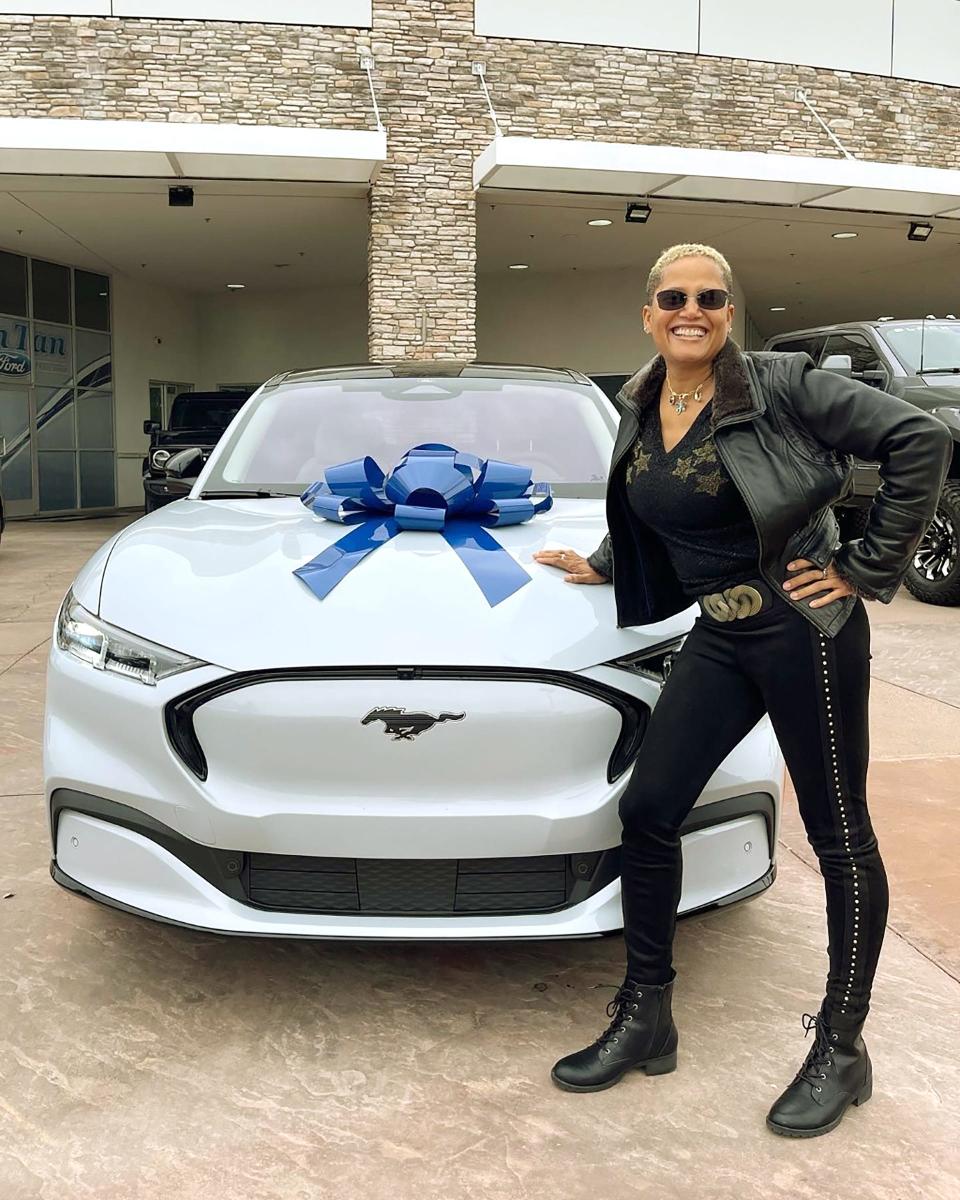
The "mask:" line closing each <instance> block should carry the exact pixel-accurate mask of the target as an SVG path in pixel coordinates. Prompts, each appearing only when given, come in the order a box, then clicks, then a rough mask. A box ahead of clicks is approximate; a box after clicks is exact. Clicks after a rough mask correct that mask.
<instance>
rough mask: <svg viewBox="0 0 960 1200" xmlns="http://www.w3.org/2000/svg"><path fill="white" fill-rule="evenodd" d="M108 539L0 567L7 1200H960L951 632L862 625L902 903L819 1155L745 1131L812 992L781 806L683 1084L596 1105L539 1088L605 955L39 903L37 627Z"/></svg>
mask: <svg viewBox="0 0 960 1200" xmlns="http://www.w3.org/2000/svg"><path fill="white" fill-rule="evenodd" d="M121 523H122V522H120V521H83V522H60V523H44V524H13V525H10V526H8V528H7V533H6V534H5V536H4V539H3V543H2V545H0V828H2V832H0V1004H2V1018H0V1200H40V1198H42V1200H62V1198H63V1197H64V1196H70V1197H92V1198H94V1200H155V1198H159V1197H167V1196H170V1195H177V1196H178V1197H181V1198H182V1200H195V1198H196V1200H199V1198H203V1200H208V1198H209V1197H211V1196H220V1195H225V1194H226V1195H235V1196H238V1197H243V1198H244V1200H247V1198H249V1200H274V1198H276V1200H300V1198H303V1200H307V1198H309V1200H315V1198H325V1197H334V1196H336V1197H348V1198H352V1197H358V1198H359V1197H363V1198H364V1200H367V1198H375V1200H379V1198H380V1197H384V1198H385V1197H388V1196H389V1197H391V1198H400V1200H402V1198H403V1197H407V1196H416V1197H418V1200H424V1198H427V1197H430V1198H433V1197H438V1198H439V1197H444V1198H445V1200H446V1198H450V1197H454V1198H457V1200H459V1198H460V1197H463V1198H474V1197H476V1198H481V1197H482V1198H484V1200H486V1198H491V1197H497V1198H500V1197H509V1198H511V1200H514V1198H515V1200H528V1198H529V1200H533V1198H536V1200H541V1198H542V1200H547V1198H548V1197H549V1198H551V1200H552V1198H553V1197H555V1196H563V1197H564V1200H580V1198H581V1197H582V1198H584V1200H587V1198H589V1200H597V1198H605V1197H609V1196H621V1195H626V1196H635V1197H651V1198H653V1197H656V1198H657V1200H670V1198H673V1197H677V1198H683V1200H692V1198H693V1197H697V1198H698V1200H699V1198H705V1200H728V1198H729V1200H734V1198H737V1200H744V1198H752V1197H791V1200H807V1198H809V1200H839V1198H841V1197H843V1198H844V1200H847V1198H856V1200H873V1198H875V1200H900V1198H903V1200H907V1198H909V1200H915V1198H916V1197H921V1198H923V1200H956V1197H957V1196H960V1149H958V1139H957V1131H958V1121H957V1114H958V1112H960V1061H958V1049H960V1022H958V1020H957V1014H958V1011H960V982H958V979H960V950H958V947H960V884H958V877H957V869H956V863H957V862H958V860H960V771H958V769H957V768H958V766H960V636H958V635H960V610H941V609H935V608H930V607H925V606H923V605H920V604H918V603H916V602H915V601H914V600H913V599H912V598H911V597H910V596H908V595H907V594H905V593H904V594H901V595H900V596H898V597H897V599H896V600H895V601H894V603H893V605H891V606H890V607H883V606H878V605H870V606H868V607H869V611H870V614H871V618H872V620H873V625H874V659H873V667H874V674H875V683H874V692H873V754H874V758H873V766H872V768H871V788H872V792H871V805H872V809H873V812H874V817H875V824H876V826H877V831H878V835H879V837H880V842H881V846H882V847H883V849H884V852H885V858H886V863H887V868H888V871H889V874H890V878H891V890H892V893H893V896H892V909H891V915H890V927H889V930H888V935H887V940H886V942H885V945H884V950H883V955H882V957H881V961H880V972H879V977H878V980H877V987H876V991H875V1001H874V1014H873V1015H872V1017H871V1021H870V1025H869V1032H868V1039H869V1044H870V1050H871V1054H872V1057H873V1059H874V1062H875V1074H876V1086H875V1090H874V1096H873V1100H872V1101H871V1102H870V1104H868V1105H866V1106H865V1107H864V1108H862V1109H851V1110H850V1112H849V1113H848V1115H847V1117H846V1118H845V1119H844V1121H843V1124H842V1125H841V1126H840V1128H839V1129H838V1130H837V1131H836V1132H834V1133H832V1134H831V1135H829V1136H828V1137H826V1138H821V1139H818V1140H817V1141H813V1142H805V1141H792V1140H788V1139H785V1138H778V1137H775V1136H773V1135H771V1134H770V1133H768V1132H767V1131H766V1129H765V1128H764V1124H763V1118H764V1115H765V1113H766V1109H767V1107H768V1105H769V1104H770V1103H771V1101H772V1100H773V1099H774V1098H775V1097H776V1095H777V1094H778V1093H779V1091H780V1090H781V1088H782V1087H783V1086H784V1085H785V1084H786V1083H787V1082H789V1079H790V1078H791V1077H792V1074H793V1072H794V1071H795V1070H796V1068H797V1066H798V1065H799V1063H800V1061H801V1060H802V1058H803V1056H804V1053H805V1052H806V1048H807V1046H806V1044H805V1043H804V1040H803V1035H802V1030H801V1026H800V1014H801V1013H803V1012H804V1011H810V1010H811V1009H814V1010H815V1006H816V1004H817V1002H818V1000H819V998H820V995H821V991H822V986H823V978H824V972H825V953H824V946H825V944H826V940H825V938H826V935H825V920H824V913H823V898H822V891H821V884H820V878H819V875H818V873H817V871H816V867H815V865H814V864H813V862H812V859H811V856H810V853H809V849H808V847H807V845H806V842H805V840H804V838H803V834H802V831H801V829H800V826H799V822H798V821H797V819H796V815H795V811H794V806H793V804H792V802H789V803H788V804H787V812H786V815H785V821H784V829H783V842H782V845H781V847H780V877H779V879H778V881H777V883H776V885H775V887H774V888H772V889H771V890H770V891H769V892H767V893H766V894H765V895H764V896H762V897H761V898H759V899H758V900H756V901H755V902H753V903H750V904H747V905H741V906H739V907H737V908H735V909H733V910H731V911H727V912H723V913H717V914H713V915H708V916H704V917H698V918H693V919H690V920H687V921H685V922H682V923H681V926H680V930H679V933H678V941H677V960H678V961H677V968H678V973H679V981H678V987H677V994H676V1003H675V1008H676V1010H677V1018H678V1023H679V1025H680V1030H681V1044H680V1054H681V1062H680V1069H679V1070H678V1071H677V1072H676V1073H675V1074H672V1075H668V1076H663V1077H659V1078H653V1079H647V1078H646V1077H645V1076H643V1075H642V1074H639V1073H635V1074H633V1075H631V1077H630V1078H629V1079H628V1080H626V1081H624V1083H622V1084H621V1085H620V1086H619V1087H617V1088H614V1089H612V1090H610V1091H607V1092H601V1093H598V1094H596V1095H590V1096H574V1095H569V1094H566V1093H561V1092H559V1091H557V1090H556V1088H554V1087H553V1085H552V1084H551V1083H550V1081H549V1078H548V1070H549V1067H550V1065H551V1064H552V1062H553V1061H554V1059H555V1058H556V1057H558V1056H559V1055H560V1054H563V1053H567V1052H568V1051H570V1050H572V1049H575V1048H578V1047H579V1046H581V1045H582V1044H584V1043H585V1042H587V1041H589V1040H592V1038H593V1037H595V1036H596V1035H597V1034H598V1033H599V1032H600V1030H601V1028H602V1027H603V1025H604V1023H605V1018H604V1014H603V1007H604V1005H605V1004H606V1002H607V1000H608V999H609V998H610V996H611V995H612V990H613V988H614V986H615V985H616V983H617V982H618V979H619V978H620V977H621V976H622V948H621V943H620V941H619V939H617V938H612V939H605V940H599V941H584V942H561V943H541V944H527V945H486V946H477V945H462V946H456V945H452V946H449V945H444V946H437V945H422V946H419V945H403V946H378V945H363V946H352V945H349V944H344V943H336V942H333V943H322V942H321V943H318V942H275V943H271V942H268V941H241V940H236V939H230V938H223V937H216V936H208V935H204V934H198V933H191V932H187V931H182V930H177V929H174V928H170V927H168V926H163V925H159V924H154V923H152V922H149V921H144V920H140V919H138V918H136V917H132V916H127V915H125V914H122V913H117V912H113V911H111V910H108V909H105V908H101V907H98V906H96V905H94V904H92V903H88V902H85V901H83V900H81V899H78V898H76V897H73V896H71V895H68V894H67V893H66V892H63V891H61V890H60V889H58V888H57V887H56V886H55V885H54V884H53V883H52V882H51V880H50V878H49V876H48V873H47V868H48V859H49V845H48V841H47V833H46V829H45V827H44V820H43V813H42V805H41V772H40V739H41V718H42V707H43V688H44V660H45V656H46V649H47V639H48V637H49V634H50V626H51V622H52V620H53V617H54V614H55V611H56V609H57V607H58V604H59V601H60V599H61V597H62V595H63V593H64V591H65V590H66V587H67V585H68V583H69V581H70V579H71V578H72V576H73V575H74V573H75V572H76V570H77V568H78V567H79V566H80V564H81V563H82V562H83V560H84V559H85V558H86V557H87V556H88V555H89V554H90V553H91V552H92V551H93V550H94V548H95V547H96V546H97V545H98V544H99V543H100V542H102V541H103V540H104V539H105V538H106V537H107V536H108V535H109V534H110V533H111V532H112V531H113V530H114V529H115V528H117V527H118V526H119V525H120V524H121Z"/></svg>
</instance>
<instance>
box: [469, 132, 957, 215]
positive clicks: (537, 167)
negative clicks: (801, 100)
mask: <svg viewBox="0 0 960 1200" xmlns="http://www.w3.org/2000/svg"><path fill="white" fill-rule="evenodd" d="M474 183H475V184H476V186H477V187H491V188H512V189H519V190H522V191H539V192H587V193H592V194H594V195H596V194H608V195H617V196H648V197H653V196H669V197H671V198H672V199H682V200H734V201H739V202H741V203H754V204H782V205H800V206H801V207H803V208H830V209H844V210H846V211H855V212H880V213H902V214H903V215H905V216H913V217H955V218H960V170H945V169H942V168H939V167H913V166H900V165H898V164H895V163H880V162H861V161H859V160H851V159H846V158H810V157H807V156H803V155H794V154H758V153H755V152H753V151H742V150H694V149H689V148H687V147H683V146H640V145H631V144H629V143H619V142H579V141H561V140H559V139H552V138H523V137H500V138H496V139H495V140H494V141H493V142H491V144H490V145H489V146H488V147H487V148H486V150H484V151H483V153H482V154H481V155H480V156H479V157H478V158H477V160H476V162H475V164H474Z"/></svg>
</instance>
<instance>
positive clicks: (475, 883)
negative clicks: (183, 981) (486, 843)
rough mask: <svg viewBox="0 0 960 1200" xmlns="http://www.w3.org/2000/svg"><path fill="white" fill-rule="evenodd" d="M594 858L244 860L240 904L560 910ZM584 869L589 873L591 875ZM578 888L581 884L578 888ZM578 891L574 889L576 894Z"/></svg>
mask: <svg viewBox="0 0 960 1200" xmlns="http://www.w3.org/2000/svg"><path fill="white" fill-rule="evenodd" d="M599 857H600V855H599V854H597V855H577V856H576V862H575V863H574V862H573V861H571V859H572V856H570V855H564V854H556V855H545V856H540V855H538V856H536V857H533V858H462V859H456V858H449V859H436V858H433V859H375V858H309V857H304V856H300V855H292V854H249V855H247V862H246V864H245V867H244V872H243V881H244V887H245V890H246V893H247V898H248V899H249V900H250V902H251V903H252V904H256V905H259V906H260V907H261V908H272V909H282V910H283V911H284V912H313V913H365V914H367V915H370V916H373V915H381V916H385V915H396V914H406V915H411V916H412V915H417V916H443V915H447V916H456V915H458V914H471V913H499V914H508V913H529V912H544V911H547V910H550V909H557V908H563V907H564V906H565V905H566V904H568V903H570V902H571V891H572V889H573V887H574V886H575V885H576V884H577V882H579V881H580V880H583V878H584V875H585V874H586V871H585V870H584V866H583V865H582V864H583V863H585V862H586V861H588V860H590V859H593V860H596V859H599ZM594 865H595V862H594V863H591V864H590V867H591V869H590V872H589V873H590V874H591V875H592V874H593V870H592V867H593V866H594ZM581 886H582V884H581ZM578 890H579V889H578Z"/></svg>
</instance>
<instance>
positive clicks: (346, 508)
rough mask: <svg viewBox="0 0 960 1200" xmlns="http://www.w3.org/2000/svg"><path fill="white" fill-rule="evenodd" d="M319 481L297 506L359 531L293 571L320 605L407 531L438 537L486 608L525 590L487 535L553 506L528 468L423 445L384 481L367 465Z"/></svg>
mask: <svg viewBox="0 0 960 1200" xmlns="http://www.w3.org/2000/svg"><path fill="white" fill-rule="evenodd" d="M323 474H324V478H323V479H322V480H318V481H317V482H316V483H312V484H311V485H310V487H308V488H307V490H306V491H305V492H304V493H303V495H302V496H301V497H300V499H301V501H302V502H303V504H305V505H306V506H307V508H309V509H311V511H313V512H315V513H316V514H317V516H320V517H323V518H324V519H325V520H327V521H338V522H339V523H340V524H341V525H359V528H358V529H354V530H351V532H350V533H347V534H345V535H344V536H343V537H342V538H340V540H339V541H337V542H335V543H334V544H333V545H332V546H328V547H327V548H326V550H324V551H323V552H322V553H321V554H318V555H317V557H316V558H314V559H312V560H311V561H310V562H308V563H305V564H304V565H303V566H302V567H299V568H298V569H297V570H296V571H294V575H299V577H300V578H301V579H302V580H303V582H304V583H305V584H306V585H307V587H309V588H310V590H311V591H312V592H313V593H314V595H315V596H317V597H318V598H319V599H320V600H322V599H323V598H324V597H325V596H327V595H329V593H330V592H332V591H333V589H334V588H335V587H336V586H337V584H338V583H339V582H340V580H341V579H343V578H344V577H345V576H346V575H349V574H350V572H351V571H352V570H353V568H354V567H355V566H357V564H358V563H360V562H362V561H363V559H365V558H366V556H367V555H368V554H372V553H373V551H374V550H376V549H377V547H378V546H382V545H383V544H384V543H385V542H388V541H389V540H390V539H391V538H393V537H396V535H397V534H398V533H400V532H402V531H403V530H404V529H419V530H433V531H434V532H436V533H441V534H443V537H444V538H445V539H446V541H447V543H448V544H449V545H450V546H452V547H453V549H454V550H455V551H456V552H457V554H458V555H459V557H460V561H461V562H462V563H463V564H464V566H465V567H466V568H467V570H468V571H469V572H470V574H471V575H472V576H473V578H474V580H475V581H476V583H477V584H478V586H479V587H480V590H481V591H482V592H483V594H484V596H485V597H486V598H487V600H488V602H489V603H490V604H491V605H496V604H499V603H500V601H501V600H506V598H507V597H508V596H512V595H513V593H514V592H516V591H518V590H519V589H520V588H522V587H523V586H524V584H527V583H529V582H530V576H529V575H528V574H527V572H526V571H525V570H524V569H523V567H521V566H520V564H519V563H518V562H516V561H515V560H514V559H513V558H511V557H510V555H509V554H508V553H507V551H506V550H504V548H503V547H502V546H501V545H500V543H499V542H498V541H497V540H496V538H495V537H493V536H492V535H491V534H489V533H487V530H486V528H485V526H497V525H520V524H522V523H523V522H524V521H529V520H530V519H531V517H535V516H536V515H537V514H538V513H542V512H546V511H547V510H548V509H549V508H551V507H552V506H553V496H552V495H551V492H550V485H549V484H548V483H536V484H535V483H534V482H533V480H532V477H531V472H530V469H529V468H528V467H521V466H517V465H515V464H514V463H507V462H499V461H498V460H497V459H495V458H488V459H481V458H477V457H476V455H474V454H459V453H458V452H457V451H456V450H454V449H453V447H452V446H444V445H441V444H439V443H427V444H425V445H422V446H414V447H413V449H412V450H408V451H407V453H406V454H405V455H404V456H403V458H402V459H401V460H400V462H399V463H398V464H397V466H395V467H394V468H393V470H392V471H391V472H390V474H389V475H384V473H383V471H381V470H380V468H379V467H378V466H377V464H376V463H375V462H374V460H373V459H372V458H370V457H365V458H355V459H353V460H352V461H351V462H346V463H339V464H338V465H337V466H335V467H328V468H327V469H326V470H325V471H324V473H323Z"/></svg>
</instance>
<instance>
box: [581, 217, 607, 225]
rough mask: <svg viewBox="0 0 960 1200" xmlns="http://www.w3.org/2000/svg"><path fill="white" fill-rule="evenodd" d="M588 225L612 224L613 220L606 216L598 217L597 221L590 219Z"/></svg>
mask: <svg viewBox="0 0 960 1200" xmlns="http://www.w3.org/2000/svg"><path fill="white" fill-rule="evenodd" d="M587 224H588V225H612V224H613V222H612V221H608V220H607V218H606V217H597V219H596V220H595V221H588V222H587Z"/></svg>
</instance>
